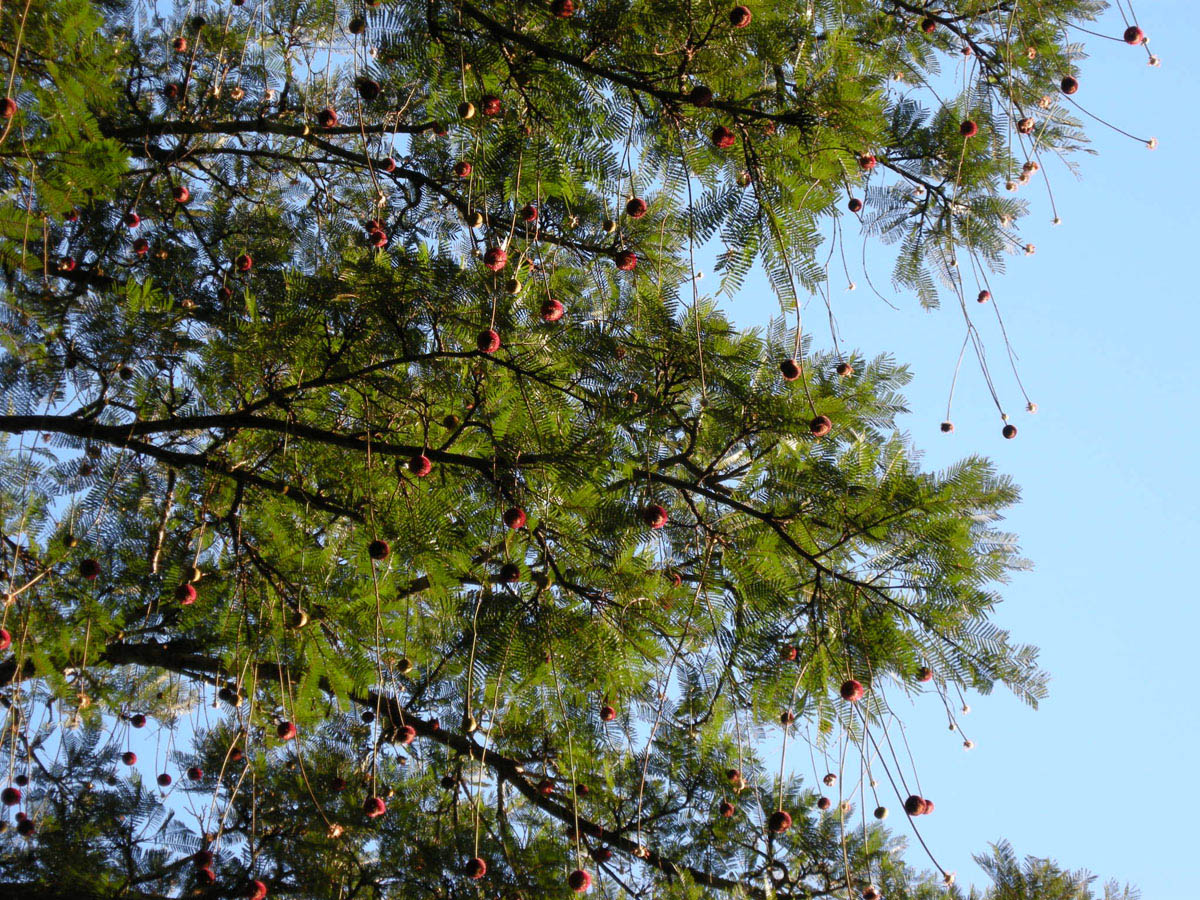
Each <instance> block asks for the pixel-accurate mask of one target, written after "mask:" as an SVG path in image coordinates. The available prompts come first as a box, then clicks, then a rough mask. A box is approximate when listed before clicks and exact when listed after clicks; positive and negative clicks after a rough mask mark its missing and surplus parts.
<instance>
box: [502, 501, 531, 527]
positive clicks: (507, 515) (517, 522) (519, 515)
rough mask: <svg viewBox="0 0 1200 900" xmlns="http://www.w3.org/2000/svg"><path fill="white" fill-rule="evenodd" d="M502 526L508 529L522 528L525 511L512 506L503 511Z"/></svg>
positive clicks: (524, 520)
mask: <svg viewBox="0 0 1200 900" xmlns="http://www.w3.org/2000/svg"><path fill="white" fill-rule="evenodd" d="M503 519H504V524H505V525H507V526H508V527H509V528H513V529H516V528H524V527H525V522H526V516H525V510H523V509H521V507H519V506H513V507H510V508H509V509H506V510H505V511H504V516H503Z"/></svg>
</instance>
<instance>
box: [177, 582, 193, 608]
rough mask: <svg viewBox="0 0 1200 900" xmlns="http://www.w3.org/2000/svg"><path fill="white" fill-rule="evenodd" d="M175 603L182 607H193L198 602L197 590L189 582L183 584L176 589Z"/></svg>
mask: <svg viewBox="0 0 1200 900" xmlns="http://www.w3.org/2000/svg"><path fill="white" fill-rule="evenodd" d="M175 602H176V603H179V604H180V605H182V606H191V605H192V604H193V603H195V602H196V588H195V587H193V586H192V585H191V584H189V583H188V582H186V581H185V582H183V583H182V584H180V585H179V586H178V587H176V588H175Z"/></svg>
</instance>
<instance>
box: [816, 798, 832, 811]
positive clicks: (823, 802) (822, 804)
mask: <svg viewBox="0 0 1200 900" xmlns="http://www.w3.org/2000/svg"><path fill="white" fill-rule="evenodd" d="M831 806H833V801H832V800H830V799H829V798H828V797H822V798H821V799H820V800H818V801H817V809H821V810H825V809H829V807H831Z"/></svg>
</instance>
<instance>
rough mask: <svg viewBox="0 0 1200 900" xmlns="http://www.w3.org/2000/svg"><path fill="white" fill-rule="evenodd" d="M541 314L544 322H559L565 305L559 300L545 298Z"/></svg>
mask: <svg viewBox="0 0 1200 900" xmlns="http://www.w3.org/2000/svg"><path fill="white" fill-rule="evenodd" d="M541 316H542V321H543V322H557V321H558V320H559V319H561V318H562V317H563V305H562V304H561V303H559V302H558V301H557V300H544V301H542V309H541Z"/></svg>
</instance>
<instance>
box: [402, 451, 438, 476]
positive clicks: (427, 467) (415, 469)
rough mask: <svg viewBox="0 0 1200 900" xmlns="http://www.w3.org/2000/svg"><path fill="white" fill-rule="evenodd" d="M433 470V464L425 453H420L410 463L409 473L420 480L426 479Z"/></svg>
mask: <svg viewBox="0 0 1200 900" xmlns="http://www.w3.org/2000/svg"><path fill="white" fill-rule="evenodd" d="M432 469H433V463H432V462H430V460H429V457H428V456H426V455H425V454H424V453H418V454H417V455H416V456H414V457H412V458H411V459H409V461H408V471H410V472H412V473H413V474H414V475H416V476H417V477H418V478H424V477H425V476H426V475H428V474H429V473H430V471H431V470H432Z"/></svg>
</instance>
